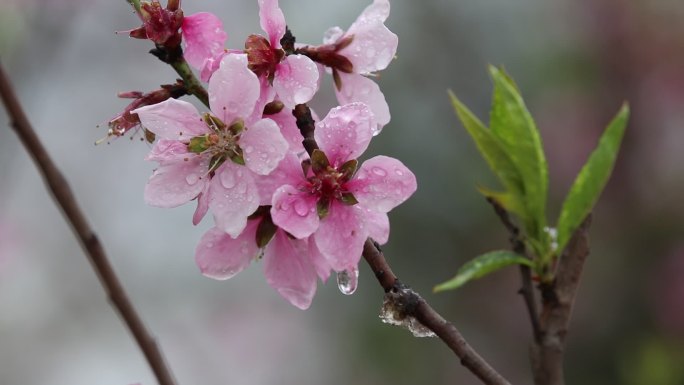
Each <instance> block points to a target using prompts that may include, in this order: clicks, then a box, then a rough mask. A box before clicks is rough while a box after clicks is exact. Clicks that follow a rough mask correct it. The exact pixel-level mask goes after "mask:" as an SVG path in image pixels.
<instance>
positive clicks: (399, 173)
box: [394, 168, 404, 176]
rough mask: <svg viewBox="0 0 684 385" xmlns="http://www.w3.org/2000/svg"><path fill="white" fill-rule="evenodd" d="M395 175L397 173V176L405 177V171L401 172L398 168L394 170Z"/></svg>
mask: <svg viewBox="0 0 684 385" xmlns="http://www.w3.org/2000/svg"><path fill="white" fill-rule="evenodd" d="M394 173H395V174H397V175H399V176H402V175H404V172H403V171H401V170H400V169H398V168H395V169H394Z"/></svg>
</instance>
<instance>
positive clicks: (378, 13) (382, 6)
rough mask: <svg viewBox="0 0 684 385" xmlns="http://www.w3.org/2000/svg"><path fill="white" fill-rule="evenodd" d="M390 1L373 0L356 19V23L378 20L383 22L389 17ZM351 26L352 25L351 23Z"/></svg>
mask: <svg viewBox="0 0 684 385" xmlns="http://www.w3.org/2000/svg"><path fill="white" fill-rule="evenodd" d="M389 13H390V2H389V0H374V1H373V4H371V5H369V6H367V7H366V9H364V10H363V12H361V14H360V15H359V17H358V18H357V19H356V23H359V22H369V21H379V22H381V23H384V22H385V20H387V18H388V17H389ZM352 26H353V25H352Z"/></svg>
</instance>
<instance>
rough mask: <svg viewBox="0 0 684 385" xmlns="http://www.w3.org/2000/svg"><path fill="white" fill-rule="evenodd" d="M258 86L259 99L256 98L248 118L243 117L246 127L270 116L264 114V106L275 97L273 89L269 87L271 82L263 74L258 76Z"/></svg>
mask: <svg viewBox="0 0 684 385" xmlns="http://www.w3.org/2000/svg"><path fill="white" fill-rule="evenodd" d="M259 87H260V88H259V90H260V91H259V99H257V102H256V106H255V107H254V111H252V115H251V116H250V117H249V118H247V119H245V124H246V125H247V127H249V126H250V125H251V124H252V123H254V122H257V121H259V120H261V119H263V118H265V117H268V118H270V116H264V107H266V104H268V103H270V102H272V101H273V99H275V90H274V89H273V87H271V83H270V82H269V81H268V78H266V77H265V76H262V77H260V78H259Z"/></svg>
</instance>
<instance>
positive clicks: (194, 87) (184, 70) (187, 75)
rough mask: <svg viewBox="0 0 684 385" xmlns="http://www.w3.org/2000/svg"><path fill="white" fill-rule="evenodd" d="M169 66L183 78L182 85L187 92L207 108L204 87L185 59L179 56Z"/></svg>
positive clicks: (207, 103) (207, 100)
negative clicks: (183, 84)
mask: <svg viewBox="0 0 684 385" xmlns="http://www.w3.org/2000/svg"><path fill="white" fill-rule="evenodd" d="M169 64H170V65H171V67H173V69H174V70H175V71H176V73H178V75H180V77H181V78H183V83H185V87H186V88H187V90H188V92H189V93H190V94H192V95H195V96H196V97H197V99H199V101H200V102H202V104H204V105H205V106H207V107H209V94H208V93H207V90H206V89H205V88H204V86H202V83H200V81H199V80H198V79H197V78H196V77H195V74H194V73H193V72H192V70H191V69H190V66H189V65H188V62H187V61H185V58H184V57H183V56H181V57H180V58H179V59H176V60H174V61H173V62H171V63H169Z"/></svg>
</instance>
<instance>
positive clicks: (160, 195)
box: [145, 157, 207, 208]
mask: <svg viewBox="0 0 684 385" xmlns="http://www.w3.org/2000/svg"><path fill="white" fill-rule="evenodd" d="M206 173H207V162H206V160H205V159H203V158H202V157H194V158H190V159H189V160H188V161H187V162H186V161H183V160H180V161H177V162H170V163H166V164H162V165H161V166H159V168H157V169H156V170H154V172H153V173H152V176H151V177H150V179H149V181H148V182H147V185H146V186H145V202H146V203H147V204H149V205H150V206H155V207H166V208H169V207H178V206H180V205H182V204H184V203H187V202H189V201H190V200H192V199H194V198H195V197H197V195H198V194H199V193H201V192H202V190H204V187H205V184H206V183H207V177H206V176H204V174H206Z"/></svg>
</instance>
